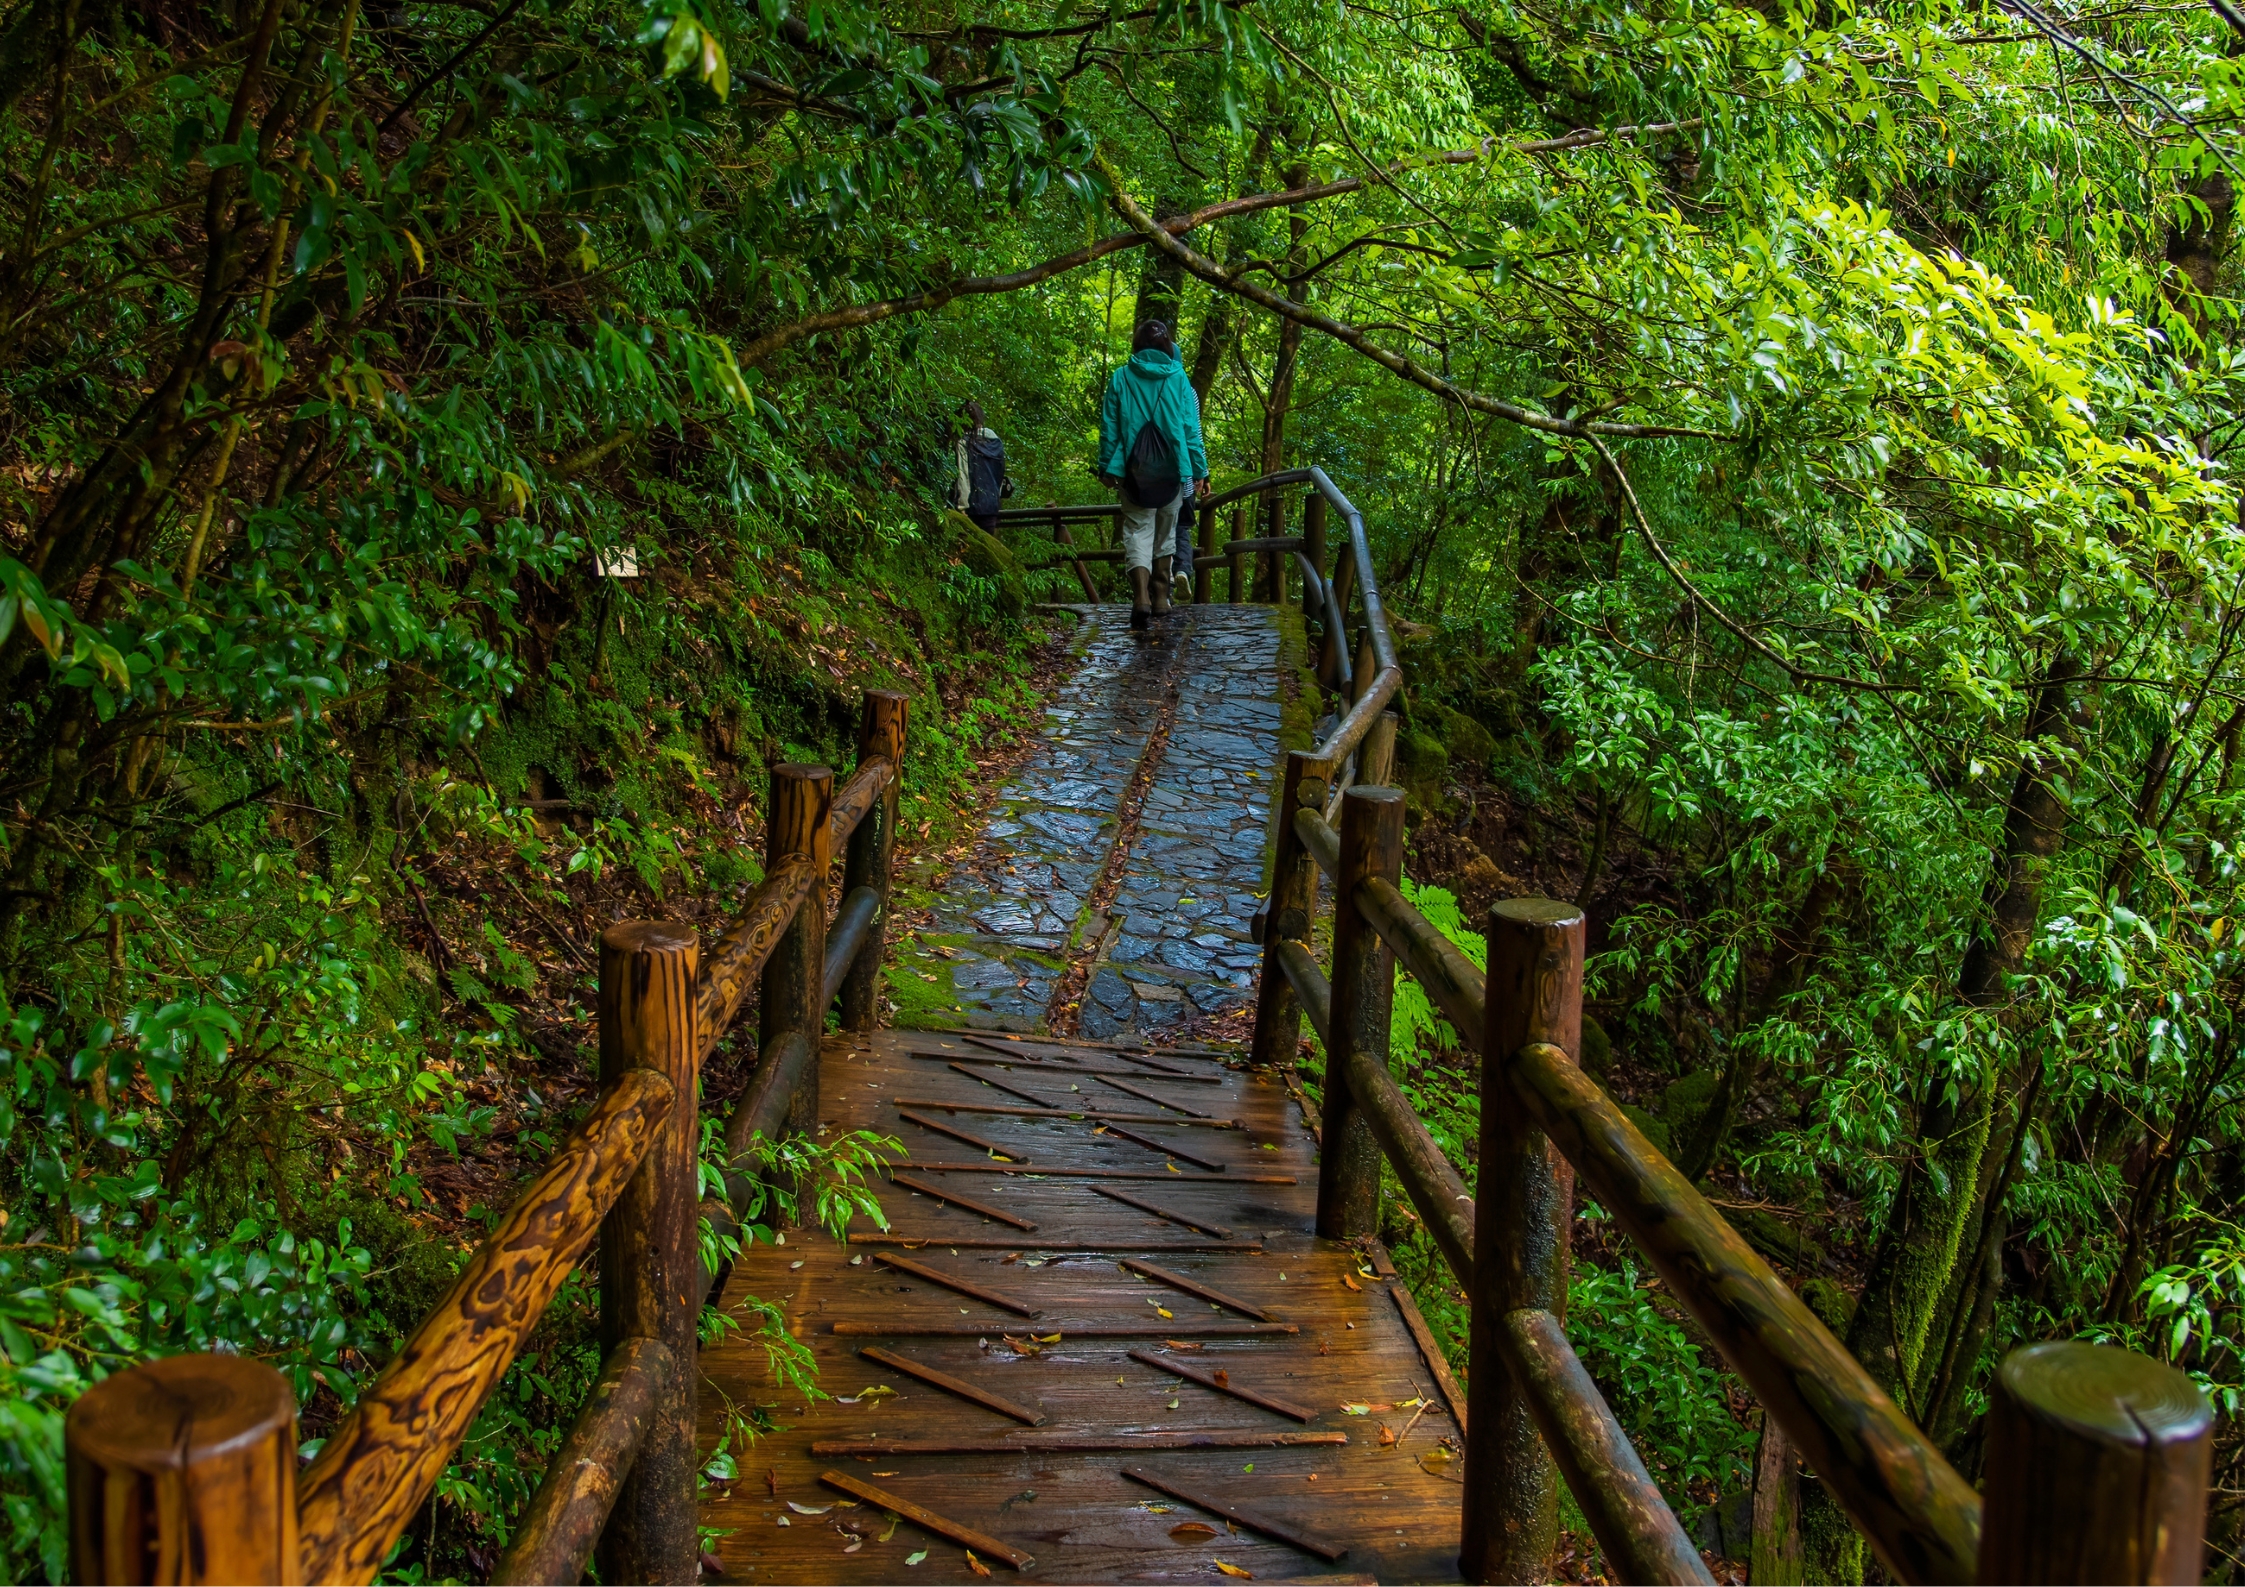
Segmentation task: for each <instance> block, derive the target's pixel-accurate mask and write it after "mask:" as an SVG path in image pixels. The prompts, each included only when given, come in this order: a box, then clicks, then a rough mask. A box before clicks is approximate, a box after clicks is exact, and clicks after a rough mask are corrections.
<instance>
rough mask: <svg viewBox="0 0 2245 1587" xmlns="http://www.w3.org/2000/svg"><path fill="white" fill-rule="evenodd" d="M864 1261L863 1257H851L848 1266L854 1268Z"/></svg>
mask: <svg viewBox="0 0 2245 1587" xmlns="http://www.w3.org/2000/svg"><path fill="white" fill-rule="evenodd" d="M864 1260H865V1258H864V1257H862V1256H853V1257H851V1258H850V1266H852V1267H856V1266H857V1265H858V1264H859V1263H861V1262H863V1261H864Z"/></svg>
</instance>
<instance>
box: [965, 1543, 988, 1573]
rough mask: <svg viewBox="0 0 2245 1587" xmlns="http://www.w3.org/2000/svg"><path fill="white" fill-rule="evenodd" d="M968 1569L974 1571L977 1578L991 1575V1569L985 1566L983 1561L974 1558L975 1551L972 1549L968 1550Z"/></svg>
mask: <svg viewBox="0 0 2245 1587" xmlns="http://www.w3.org/2000/svg"><path fill="white" fill-rule="evenodd" d="M967 1569H968V1570H971V1571H973V1572H974V1573H975V1574H976V1575H977V1576H987V1575H989V1574H990V1567H989V1566H987V1565H985V1564H983V1563H982V1561H980V1560H978V1559H976V1558H975V1557H974V1550H973V1549H971V1548H970V1549H968V1550H967Z"/></svg>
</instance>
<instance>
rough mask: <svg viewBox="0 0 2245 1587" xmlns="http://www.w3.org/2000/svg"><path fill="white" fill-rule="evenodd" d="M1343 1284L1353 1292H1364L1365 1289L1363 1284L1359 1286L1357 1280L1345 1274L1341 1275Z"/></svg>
mask: <svg viewBox="0 0 2245 1587" xmlns="http://www.w3.org/2000/svg"><path fill="white" fill-rule="evenodd" d="M1341 1282H1342V1283H1344V1284H1346V1285H1347V1286H1348V1287H1349V1288H1350V1289H1353V1290H1358V1291H1362V1290H1363V1288H1364V1286H1363V1285H1362V1284H1359V1283H1358V1282H1357V1281H1356V1280H1355V1279H1353V1278H1351V1277H1349V1276H1348V1274H1346V1273H1343V1274H1342V1275H1341Z"/></svg>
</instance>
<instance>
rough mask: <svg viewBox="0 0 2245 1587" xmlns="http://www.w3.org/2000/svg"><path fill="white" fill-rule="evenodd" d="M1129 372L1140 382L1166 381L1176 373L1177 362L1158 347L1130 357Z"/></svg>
mask: <svg viewBox="0 0 2245 1587" xmlns="http://www.w3.org/2000/svg"><path fill="white" fill-rule="evenodd" d="M1129 367H1130V372H1131V373H1132V374H1134V375H1136V376H1137V377H1138V378H1139V379H1141V380H1167V379H1168V378H1169V377H1170V376H1171V375H1174V374H1176V373H1177V371H1178V368H1179V367H1180V366H1179V365H1178V362H1177V360H1176V359H1174V358H1172V357H1170V356H1169V355H1168V354H1167V353H1165V352H1163V351H1162V350H1161V349H1160V348H1158V347H1149V348H1147V349H1146V350H1145V351H1144V352H1142V353H1132V354H1131V355H1130V365H1129Z"/></svg>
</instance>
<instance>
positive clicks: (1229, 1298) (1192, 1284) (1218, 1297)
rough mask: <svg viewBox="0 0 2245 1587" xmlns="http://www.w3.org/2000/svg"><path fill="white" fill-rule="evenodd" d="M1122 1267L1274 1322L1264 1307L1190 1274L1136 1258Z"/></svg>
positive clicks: (1259, 1318)
mask: <svg viewBox="0 0 2245 1587" xmlns="http://www.w3.org/2000/svg"><path fill="white" fill-rule="evenodd" d="M1120 1265H1121V1266H1123V1267H1126V1268H1128V1269H1130V1271H1131V1272H1133V1273H1143V1274H1144V1275H1145V1276H1146V1277H1148V1278H1150V1279H1152V1280H1154V1281H1155V1282H1156V1283H1158V1284H1167V1285H1169V1286H1170V1287H1171V1288H1172V1289H1181V1290H1183V1291H1184V1292H1185V1293H1186V1294H1188V1295H1198V1296H1199V1297H1200V1298H1201V1299H1202V1300H1212V1301H1214V1302H1215V1303H1216V1304H1217V1305H1219V1306H1229V1307H1230V1308H1231V1309H1232V1310H1233V1311H1236V1312H1240V1313H1242V1314H1244V1315H1246V1316H1249V1317H1252V1318H1254V1319H1255V1320H1256V1321H1257V1322H1270V1321H1271V1320H1272V1318H1271V1314H1270V1313H1269V1312H1267V1311H1265V1310H1263V1308H1262V1307H1260V1306H1257V1305H1254V1304H1252V1303H1250V1302H1248V1301H1244V1300H1241V1299H1240V1298H1239V1297H1238V1296H1236V1295H1230V1294H1227V1293H1225V1292H1224V1291H1223V1290H1220V1289H1216V1288H1214V1287H1212V1286H1210V1285H1207V1284H1203V1283H1202V1282H1201V1281H1200V1280H1199V1279H1197V1278H1193V1277H1191V1276H1190V1275H1189V1274H1185V1273H1176V1272H1172V1271H1171V1270H1170V1269H1168V1268H1166V1267H1156V1266H1154V1264H1153V1263H1151V1262H1141V1261H1139V1260H1137V1259H1136V1258H1125V1259H1124V1260H1123V1261H1122V1263H1121V1264H1120Z"/></svg>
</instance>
